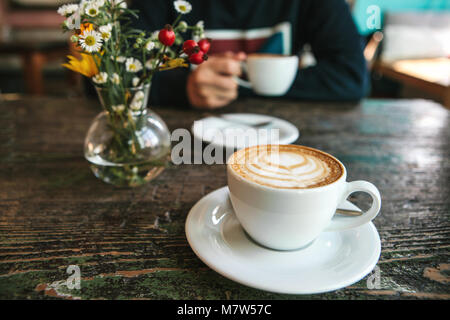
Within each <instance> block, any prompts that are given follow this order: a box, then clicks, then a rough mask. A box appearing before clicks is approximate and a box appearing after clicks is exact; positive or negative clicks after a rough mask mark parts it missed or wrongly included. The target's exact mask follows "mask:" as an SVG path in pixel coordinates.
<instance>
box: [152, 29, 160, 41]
mask: <svg viewBox="0 0 450 320" xmlns="http://www.w3.org/2000/svg"><path fill="white" fill-rule="evenodd" d="M158 36H159V30H156V31H153V32H152V35H151V36H150V39H152V40H158Z"/></svg>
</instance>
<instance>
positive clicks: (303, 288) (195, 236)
mask: <svg viewBox="0 0 450 320" xmlns="http://www.w3.org/2000/svg"><path fill="white" fill-rule="evenodd" d="M342 208H345V209H352V208H355V206H354V205H353V204H351V203H350V202H348V203H346V204H345V205H344V206H343V207H342ZM186 236H187V239H188V241H189V244H190V246H191V248H192V250H193V251H194V252H195V254H196V255H197V256H198V257H199V258H200V259H201V260H202V261H203V262H204V263H205V264H207V265H208V266H209V267H210V268H211V269H213V270H215V271H216V272H218V273H220V274H221V275H223V276H225V277H227V278H229V279H231V280H234V281H236V282H239V283H241V284H244V285H247V286H250V287H254V288H258V289H262V290H266V291H271V292H278V293H290V294H312V293H321V292H327V291H333V290H337V289H340V288H343V287H346V286H348V285H351V284H353V283H355V282H357V281H359V280H361V279H362V278H363V277H364V276H366V275H367V274H368V273H370V272H371V271H372V270H373V268H374V267H375V265H376V264H377V261H378V259H379V257H380V252H381V244H380V237H379V235H378V232H377V230H376V228H375V226H374V225H373V224H372V223H371V222H370V223H368V224H366V225H363V226H360V227H358V228H354V229H351V230H347V231H340V232H323V233H322V234H321V235H320V236H319V238H317V239H316V240H314V242H312V244H311V245H309V246H308V247H306V248H304V249H301V250H297V251H275V250H271V249H267V248H264V247H261V246H259V245H258V244H256V243H255V242H253V240H251V239H250V238H249V237H248V236H247V235H246V233H245V232H244V230H243V229H242V227H241V225H240V224H239V222H238V220H237V218H236V215H235V213H234V211H233V208H232V206H231V202H230V201H229V197H228V187H223V188H221V189H218V190H216V191H214V192H212V193H210V194H208V195H206V196H205V197H203V198H202V199H201V200H200V201H199V202H197V203H196V204H195V206H194V207H193V208H192V209H191V211H190V212H189V216H188V217H187V220H186Z"/></svg>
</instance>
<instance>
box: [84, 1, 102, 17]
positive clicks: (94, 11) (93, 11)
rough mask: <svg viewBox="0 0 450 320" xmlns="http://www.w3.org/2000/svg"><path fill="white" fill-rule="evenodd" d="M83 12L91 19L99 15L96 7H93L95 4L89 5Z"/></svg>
mask: <svg viewBox="0 0 450 320" xmlns="http://www.w3.org/2000/svg"><path fill="white" fill-rule="evenodd" d="M84 12H86V14H87V15H89V16H91V17H95V16H97V15H98V13H99V11H98V7H97V6H96V5H95V3H92V4H89V5H88V6H86V9H85V10H84Z"/></svg>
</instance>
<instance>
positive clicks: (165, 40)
mask: <svg viewBox="0 0 450 320" xmlns="http://www.w3.org/2000/svg"><path fill="white" fill-rule="evenodd" d="M173 5H174V9H175V10H176V11H177V12H178V13H179V15H178V17H177V19H176V20H175V21H174V22H173V23H172V24H167V25H166V26H164V27H163V28H162V29H161V30H157V31H153V32H149V31H142V30H137V29H134V28H133V27H132V23H131V19H132V18H133V17H134V18H136V19H138V12H137V10H131V9H129V8H128V7H127V4H126V2H125V1H124V0H83V1H81V2H80V4H66V5H63V6H62V7H60V8H59V9H58V13H59V14H61V15H62V16H64V17H66V20H65V22H64V23H63V29H64V30H65V31H73V32H74V34H73V35H72V36H71V41H72V42H74V43H75V44H76V46H77V48H78V49H79V50H80V55H81V59H80V60H79V59H77V58H75V57H73V56H69V62H68V63H67V64H64V66H65V67H67V68H69V69H71V70H73V71H75V72H79V73H81V74H83V75H85V76H87V77H89V78H91V79H92V81H93V82H94V84H95V85H96V86H97V87H101V88H108V89H109V90H110V91H112V92H111V93H109V94H110V95H112V96H114V99H113V100H115V103H117V104H116V105H115V106H116V109H117V110H121V111H126V109H127V108H129V107H131V106H130V103H127V100H126V98H127V92H126V89H127V88H135V87H139V86H141V85H144V84H148V83H150V82H151V79H152V76H153V74H154V73H155V72H158V71H163V70H169V69H173V68H177V67H187V66H188V63H192V64H200V63H202V62H203V61H205V60H206V59H207V51H208V50H209V40H208V39H202V38H204V31H203V22H202V21H199V23H197V24H196V25H195V26H188V24H187V23H186V22H185V21H183V20H182V19H181V17H182V16H183V15H184V14H187V13H189V12H190V11H191V10H192V6H191V4H190V3H189V2H188V1H183V0H178V1H174V2H173ZM187 31H191V32H192V34H193V36H194V37H195V38H198V39H200V41H199V42H198V43H197V42H196V41H194V40H187V41H185V42H184V43H183V38H182V34H183V33H186V32H187ZM182 44H183V46H182V47H181V48H178V49H175V47H180V46H181V45H182ZM113 106H114V105H113ZM106 107H107V108H108V106H106ZM111 107H112V106H111ZM134 107H135V108H136V107H137V106H136V105H134ZM117 110H108V111H111V112H114V111H117Z"/></svg>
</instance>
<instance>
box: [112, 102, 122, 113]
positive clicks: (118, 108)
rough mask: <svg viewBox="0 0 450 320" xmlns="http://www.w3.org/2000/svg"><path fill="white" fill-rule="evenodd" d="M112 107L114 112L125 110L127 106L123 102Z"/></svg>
mask: <svg viewBox="0 0 450 320" xmlns="http://www.w3.org/2000/svg"><path fill="white" fill-rule="evenodd" d="M111 109H112V110H113V111H114V112H117V113H121V112H122V111H123V110H125V106H124V105H123V104H118V105H116V106H111Z"/></svg>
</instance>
